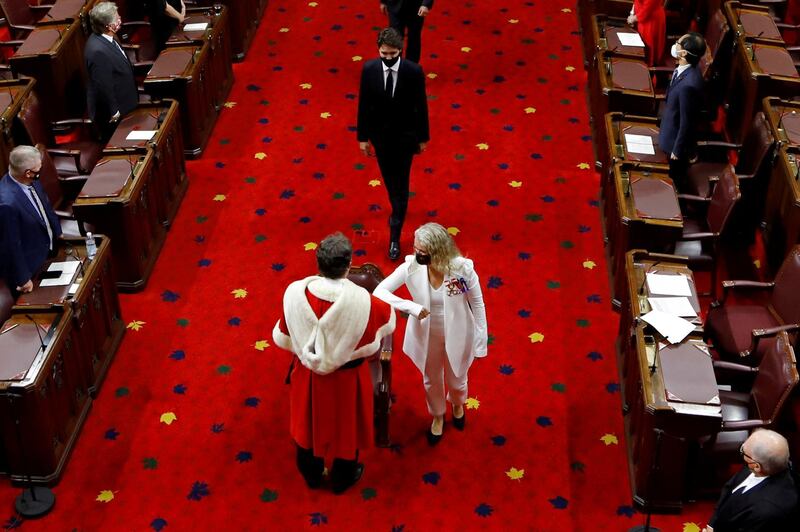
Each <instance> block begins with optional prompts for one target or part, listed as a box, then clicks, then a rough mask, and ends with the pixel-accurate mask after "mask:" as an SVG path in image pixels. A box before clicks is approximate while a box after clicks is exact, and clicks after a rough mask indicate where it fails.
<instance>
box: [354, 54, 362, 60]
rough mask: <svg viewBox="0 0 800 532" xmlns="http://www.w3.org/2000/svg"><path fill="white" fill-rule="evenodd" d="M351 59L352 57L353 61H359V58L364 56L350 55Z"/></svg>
mask: <svg viewBox="0 0 800 532" xmlns="http://www.w3.org/2000/svg"><path fill="white" fill-rule="evenodd" d="M352 59H353V61H361V60H362V59H364V58H363V57H361V56H360V55H354V56H353V57H352Z"/></svg>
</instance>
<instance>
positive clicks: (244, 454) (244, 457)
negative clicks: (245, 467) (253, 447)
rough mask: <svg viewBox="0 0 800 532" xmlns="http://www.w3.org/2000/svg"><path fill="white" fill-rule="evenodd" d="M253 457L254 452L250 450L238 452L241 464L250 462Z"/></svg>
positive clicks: (237, 455) (238, 460) (237, 457)
mask: <svg viewBox="0 0 800 532" xmlns="http://www.w3.org/2000/svg"><path fill="white" fill-rule="evenodd" d="M252 459H253V453H251V452H250V451H239V452H238V453H236V461H237V462H239V463H240V464H243V463H245V462H249V461H250V460H252Z"/></svg>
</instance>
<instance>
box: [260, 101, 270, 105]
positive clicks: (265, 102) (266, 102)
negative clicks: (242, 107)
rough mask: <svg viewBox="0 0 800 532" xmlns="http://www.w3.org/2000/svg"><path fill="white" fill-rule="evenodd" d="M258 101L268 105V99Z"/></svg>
mask: <svg viewBox="0 0 800 532" xmlns="http://www.w3.org/2000/svg"><path fill="white" fill-rule="evenodd" d="M258 103H260V104H261V105H269V100H261V101H260V102H258Z"/></svg>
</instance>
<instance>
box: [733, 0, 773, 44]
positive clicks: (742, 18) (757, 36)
mask: <svg viewBox="0 0 800 532" xmlns="http://www.w3.org/2000/svg"><path fill="white" fill-rule="evenodd" d="M724 9H725V17H726V18H727V19H728V23H729V24H730V25H731V28H733V30H734V31H735V32H736V38H737V39H745V40H748V41H753V40H758V41H762V42H766V43H769V44H775V45H779V46H780V45H783V44H784V42H783V36H782V35H781V32H780V30H779V29H778V26H777V25H776V24H775V20H774V19H773V18H772V15H771V14H770V12H769V8H768V7H767V6H758V5H742V3H741V2H735V1H733V2H725V6H724Z"/></svg>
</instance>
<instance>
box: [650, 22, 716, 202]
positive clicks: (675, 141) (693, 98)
mask: <svg viewBox="0 0 800 532" xmlns="http://www.w3.org/2000/svg"><path fill="white" fill-rule="evenodd" d="M671 53H672V57H674V58H675V59H676V62H677V65H678V66H677V68H676V69H675V73H674V74H673V75H672V80H671V81H670V85H669V87H668V88H667V95H666V97H667V100H666V102H665V105H664V112H663V114H662V116H661V129H660V131H659V134H658V144H659V146H660V147H661V149H662V150H664V152H666V153H667V155H668V156H669V175H670V177H671V178H672V180H673V181H674V182H675V184H676V186H677V187H678V188H680V187H681V184H682V183H685V182H686V172H687V170H688V168H689V161H690V160H692V159H693V158H694V157H695V149H696V138H695V134H696V131H695V130H696V128H697V119H698V116H699V113H700V110H701V108H702V105H701V104H702V102H703V100H704V96H703V76H702V75H701V74H700V71H699V70H698V68H697V63H698V62H699V61H700V58H701V57H703V55H704V54H705V53H706V42H705V40H704V39H703V36H702V35H700V34H699V33H694V32H691V33H687V34H686V35H683V36H681V38H680V39H678V41H677V42H676V43H675V44H673V45H672V50H671Z"/></svg>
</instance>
